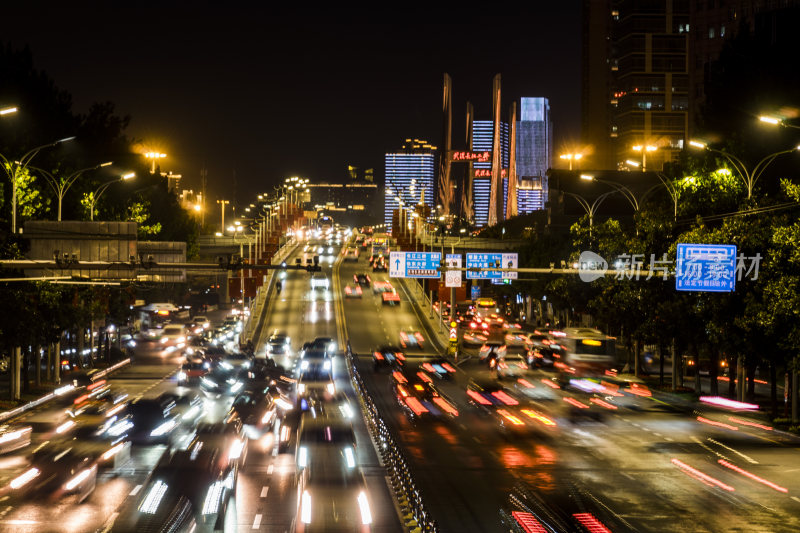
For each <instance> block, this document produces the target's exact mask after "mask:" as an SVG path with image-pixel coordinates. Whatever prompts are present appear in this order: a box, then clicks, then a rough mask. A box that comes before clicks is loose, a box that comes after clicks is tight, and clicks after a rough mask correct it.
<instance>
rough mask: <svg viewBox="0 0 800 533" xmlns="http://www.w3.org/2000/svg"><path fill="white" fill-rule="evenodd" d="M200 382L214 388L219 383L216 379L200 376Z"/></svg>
mask: <svg viewBox="0 0 800 533" xmlns="http://www.w3.org/2000/svg"><path fill="white" fill-rule="evenodd" d="M200 383H201V384H203V385H205V386H206V387H208V388H210V389H216V388H217V387H219V384H218V383H217V382H216V381H213V380H211V379H208V378H200Z"/></svg>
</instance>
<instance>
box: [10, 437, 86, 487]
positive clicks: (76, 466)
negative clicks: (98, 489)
mask: <svg viewBox="0 0 800 533" xmlns="http://www.w3.org/2000/svg"><path fill="white" fill-rule="evenodd" d="M96 484H97V465H96V464H95V461H94V458H93V457H92V456H91V454H89V453H87V452H85V451H84V450H81V449H79V447H77V446H74V445H73V443H72V442H71V440H69V439H58V440H52V441H47V442H44V443H43V444H41V445H40V446H38V447H37V448H36V450H34V451H33V454H32V455H31V457H30V463H29V465H28V466H27V467H26V468H25V469H24V471H23V472H22V473H21V474H19V475H17V476H15V477H14V478H13V479H12V480H11V482H10V483H9V484H8V485H7V486H6V487H5V490H4V491H3V492H5V493H6V496H9V497H11V498H13V499H15V500H16V499H18V500H19V501H21V502H29V501H31V500H32V499H33V498H35V497H43V498H48V499H49V498H63V497H74V498H75V499H76V500H77V501H78V502H79V503H80V502H82V501H83V500H85V499H86V498H87V497H88V496H89V495H90V494H91V493H92V492H93V491H94V489H95V486H96Z"/></svg>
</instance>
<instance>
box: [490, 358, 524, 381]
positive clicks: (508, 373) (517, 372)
mask: <svg viewBox="0 0 800 533" xmlns="http://www.w3.org/2000/svg"><path fill="white" fill-rule="evenodd" d="M527 373H528V362H527V358H526V357H525V356H524V355H522V354H519V353H506V355H504V356H503V357H501V358H500V360H499V361H498V362H497V378H498V379H501V378H521V377H524V376H525V375H526V374H527Z"/></svg>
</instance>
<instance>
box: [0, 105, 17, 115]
mask: <svg viewBox="0 0 800 533" xmlns="http://www.w3.org/2000/svg"><path fill="white" fill-rule="evenodd" d="M16 112H17V108H16V107H4V108H2V109H0V116H3V115H11V114H13V113H16Z"/></svg>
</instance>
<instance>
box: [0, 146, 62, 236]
mask: <svg viewBox="0 0 800 533" xmlns="http://www.w3.org/2000/svg"><path fill="white" fill-rule="evenodd" d="M74 138H75V137H65V138H63V139H59V140H57V141H55V142H51V143H49V144H43V145H42V146H37V147H36V148H34V149H33V150H30V151H29V152H27V153H25V155H23V156H22V157H20V158H19V159H17V160H15V161H9V160H8V159H6V158H5V157H4V156H2V155H0V160H2V162H3V169H4V170H5V171H6V175H7V176H8V179H10V180H11V233H16V232H17V181H18V180H19V178H20V174H21V172H22V171H23V170H24V169H26V168H27V167H28V164H29V163H30V162H31V160H32V159H33V158H34V157H36V154H38V153H39V150H42V149H44V148H51V147H53V146H56V145H58V144H61V143H65V142H68V141H71V140H73V139H74Z"/></svg>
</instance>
